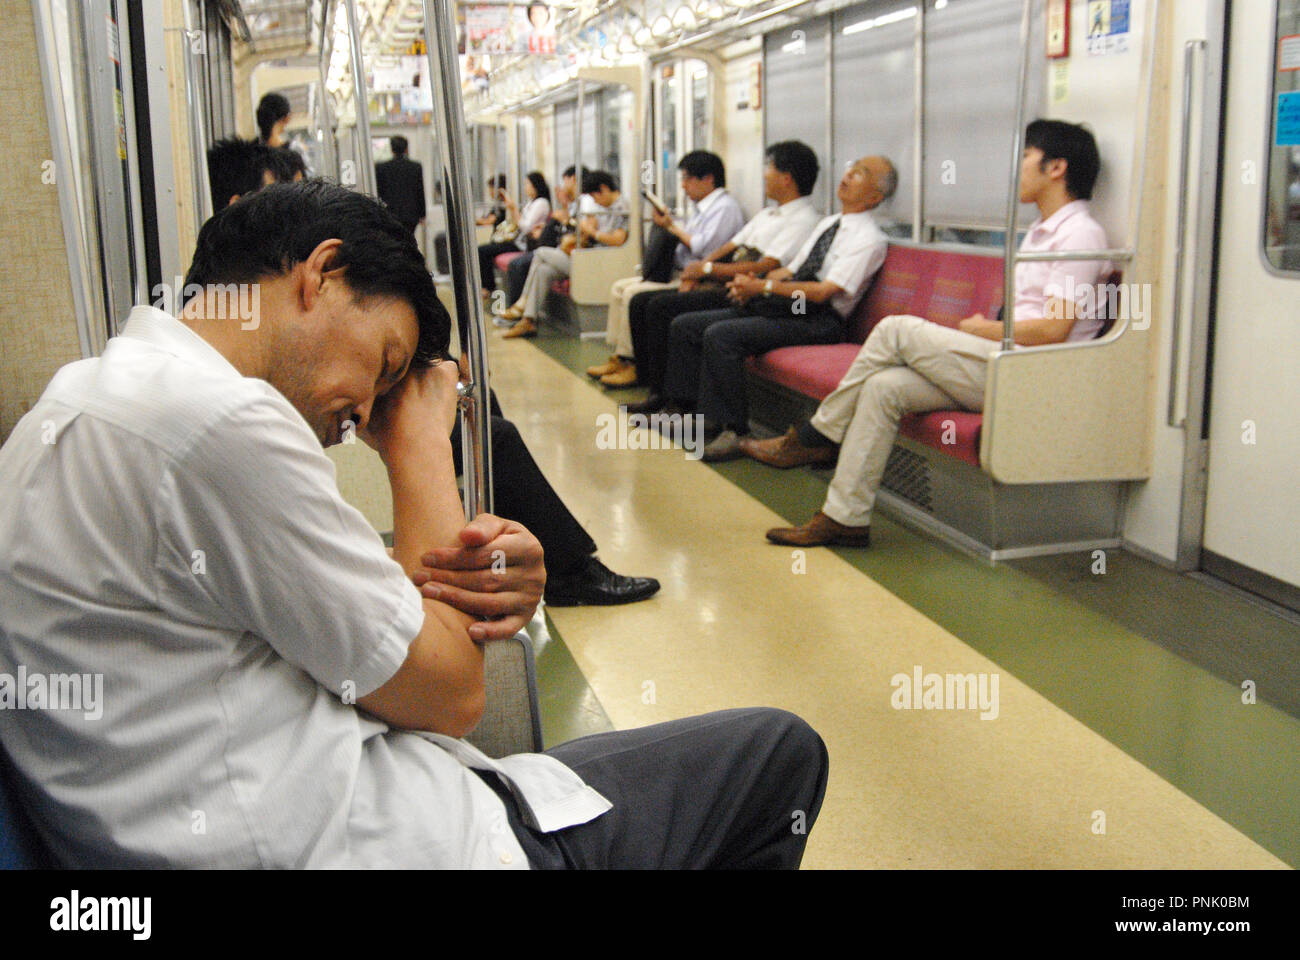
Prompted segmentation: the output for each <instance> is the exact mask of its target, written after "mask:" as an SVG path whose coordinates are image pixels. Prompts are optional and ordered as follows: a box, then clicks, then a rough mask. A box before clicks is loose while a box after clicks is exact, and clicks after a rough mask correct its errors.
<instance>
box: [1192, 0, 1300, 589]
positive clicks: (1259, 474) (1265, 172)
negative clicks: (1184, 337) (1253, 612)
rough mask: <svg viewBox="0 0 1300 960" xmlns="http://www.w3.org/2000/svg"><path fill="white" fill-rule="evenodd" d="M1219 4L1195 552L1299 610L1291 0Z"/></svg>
mask: <svg viewBox="0 0 1300 960" xmlns="http://www.w3.org/2000/svg"><path fill="white" fill-rule="evenodd" d="M1229 10H1230V11H1231V12H1230V21H1229V36H1230V41H1229V46H1228V68H1227V69H1228V75H1227V95H1226V98H1225V111H1224V137H1223V151H1224V152H1223V162H1222V170H1223V182H1222V184H1221V190H1222V194H1221V204H1220V205H1221V214H1220V219H1219V235H1218V287H1217V293H1216V297H1215V326H1214V332H1213V341H1212V344H1211V347H1210V350H1211V363H1210V367H1209V380H1210V382H1209V387H1208V395H1209V411H1210V414H1209V434H1208V442H1209V463H1208V478H1207V494H1206V506H1205V533H1204V540H1203V552H1202V563H1203V566H1204V568H1205V569H1206V570H1207V571H1208V572H1211V573H1213V574H1214V575H1216V576H1218V577H1221V578H1223V579H1227V580H1229V581H1232V582H1234V583H1237V584H1238V585H1240V586H1243V587H1246V588H1247V589H1250V590H1252V591H1254V592H1256V593H1260V594H1262V595H1265V596H1268V597H1269V598H1270V599H1273V600H1276V601H1278V602H1281V603H1284V604H1286V605H1287V606H1291V607H1296V608H1300V550H1297V548H1296V534H1295V531H1296V523H1297V518H1300V484H1297V483H1296V478H1297V477H1300V445H1297V443H1296V431H1295V424H1294V418H1295V411H1296V410H1297V409H1300V378H1298V377H1297V376H1296V369H1297V367H1300V311H1297V306H1298V305H1300V0H1237V2H1236V3H1233V4H1230V6H1229Z"/></svg>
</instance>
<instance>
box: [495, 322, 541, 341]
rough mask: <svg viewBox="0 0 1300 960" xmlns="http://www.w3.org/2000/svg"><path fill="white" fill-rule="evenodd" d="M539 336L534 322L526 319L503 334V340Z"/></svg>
mask: <svg viewBox="0 0 1300 960" xmlns="http://www.w3.org/2000/svg"><path fill="white" fill-rule="evenodd" d="M535 336H537V326H536V324H534V323H533V321H531V320H529V319H528V318H527V317H524V318H523V319H522V320H520V321H519V322H518V323H516V324H515V325H514V326H513V327H511V328H510V329H509V330H507V331H506V332H505V333H503V334H501V338H502V339H503V340H513V339H514V338H515V337H535Z"/></svg>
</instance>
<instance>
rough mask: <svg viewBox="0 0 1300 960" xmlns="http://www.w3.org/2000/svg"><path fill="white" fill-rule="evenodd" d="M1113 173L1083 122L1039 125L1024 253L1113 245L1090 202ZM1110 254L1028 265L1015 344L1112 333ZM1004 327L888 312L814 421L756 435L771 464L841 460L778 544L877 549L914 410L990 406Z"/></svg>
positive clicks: (1029, 151)
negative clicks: (812, 509) (1103, 284)
mask: <svg viewBox="0 0 1300 960" xmlns="http://www.w3.org/2000/svg"><path fill="white" fill-rule="evenodd" d="M1100 168H1101V160H1100V157H1099V155H1098V152H1097V143H1096V141H1095V140H1094V139H1093V137H1092V134H1091V133H1089V132H1088V131H1087V130H1085V129H1083V128H1082V127H1080V126H1076V125H1074V124H1070V123H1063V122H1062V121H1059V120H1035V121H1034V122H1033V123H1031V124H1030V125H1029V128H1028V130H1027V131H1026V133H1025V154H1024V161H1023V163H1022V165H1021V169H1020V200H1021V202H1022V203H1034V204H1037V205H1038V212H1039V218H1038V220H1037V221H1035V222H1034V224H1033V226H1031V227H1030V228H1029V232H1028V233H1027V234H1026V235H1025V239H1024V242H1023V243H1022V244H1021V245H1020V249H1021V250H1022V251H1024V252H1029V251H1037V250H1062V251H1065V250H1104V249H1107V242H1106V233H1105V231H1104V230H1102V228H1101V226H1100V224H1098V223H1097V221H1096V220H1094V219H1093V218H1092V215H1091V213H1090V212H1089V210H1088V203H1087V201H1088V200H1089V198H1091V196H1092V188H1093V185H1094V184H1095V183H1096V181H1097V174H1098V172H1099V170H1100ZM1109 272H1110V264H1108V263H1106V262H1103V261H1095V260H1090V261H1081V260H1059V261H1051V262H1034V263H1022V264H1019V265H1018V266H1017V267H1016V297H1015V313H1014V317H1015V339H1016V343H1017V344H1020V345H1021V346H1026V347H1029V346H1040V345H1042V344H1048V343H1061V342H1063V341H1066V340H1090V339H1092V338H1093V337H1095V336H1096V335H1097V333H1098V331H1099V330H1100V329H1101V325H1102V320H1101V318H1100V317H1098V316H1097V314H1096V305H1097V303H1098V299H1099V298H1098V297H1097V295H1096V294H1097V284H1098V283H1099V282H1100V280H1101V279H1102V278H1104V277H1105V276H1106V275H1107V274H1108V273H1109ZM1001 340H1002V324H1001V323H1000V322H999V321H997V320H990V319H988V318H987V317H985V316H983V315H982V314H978V313H977V314H975V315H974V316H972V317H967V318H966V319H965V320H963V321H961V323H960V324H959V325H958V329H957V330H953V329H951V328H949V327H945V326H941V325H940V324H937V323H930V322H929V321H926V320H923V319H922V318H920V317H909V316H893V317H885V318H884V319H883V320H881V321H880V323H878V324H877V325H876V326H875V328H874V329H873V330H872V331H871V335H870V336H869V337H867V342H866V343H864V344H863V345H862V349H861V350H860V351H859V352H858V356H857V359H855V360H854V361H853V365H852V366H851V367H850V368H849V371H848V373H846V374H845V375H844V378H843V379H842V380H841V381H840V383H839V386H837V387H836V388H835V390H834V391H832V392H831V393H830V394H829V395H828V396H827V397H826V399H825V400H823V401H822V403H821V406H820V407H818V408H817V412H816V413H815V414H814V415H813V417H812V419H811V420H809V421H807V422H805V423H802V424H800V425H799V426H797V427H791V428H790V429H789V430H788V431H787V432H786V433H785V435H784V436H781V437H777V438H775V439H772V440H761V441H755V440H752V439H748V438H746V439H744V440H742V441H741V445H740V446H741V450H743V451H744V452H745V453H746V454H747V455H749V456H750V457H753V458H754V459H755V460H758V461H759V462H761V463H766V464H769V465H770V466H774V467H795V466H800V465H802V464H809V463H835V462H836V460H837V457H838V465H837V466H836V469H835V478H834V479H833V480H832V481H831V486H830V490H829V491H828V492H827V495H826V502H825V503H824V504H823V506H822V509H821V510H819V511H818V512H817V513H815V514H814V515H813V518H812V519H811V520H810V521H809V522H808V523H806V524H804V525H803V526H801V527H778V528H776V529H773V530H769V531H768V532H767V538H768V539H769V540H771V541H772V542H773V543H780V544H787V545H790V546H800V547H812V546H822V545H826V544H834V545H837V546H855V547H865V546H867V545H868V544H869V543H870V542H871V535H870V523H871V508H872V506H873V505H874V504H875V500H876V489H877V488H878V487H879V486H880V478H881V476H882V475H883V474H884V472H885V463H886V461H887V460H888V459H889V451H890V448H891V447H892V446H893V445H894V438H895V436H896V435H897V433H898V421H899V420H900V419H901V418H902V416H903V414H905V413H925V412H927V411H930V410H945V409H950V408H956V407H961V408H963V409H966V410H981V409H983V406H984V383H985V379H986V377H987V374H988V358H989V357H990V356H991V355H993V354H994V353H996V352H997V351H998V350H999V349H1001Z"/></svg>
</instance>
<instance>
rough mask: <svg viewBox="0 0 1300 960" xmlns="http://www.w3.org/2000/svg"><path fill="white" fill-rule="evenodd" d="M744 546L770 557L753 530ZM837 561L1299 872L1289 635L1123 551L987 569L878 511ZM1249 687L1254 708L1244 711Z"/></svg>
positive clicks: (570, 355) (737, 466)
mask: <svg viewBox="0 0 1300 960" xmlns="http://www.w3.org/2000/svg"><path fill="white" fill-rule="evenodd" d="M534 343H535V345H536V346H537V347H538V348H539V349H541V350H542V351H543V352H544V353H546V354H547V355H548V356H550V357H552V358H553V359H555V360H556V361H558V362H559V363H561V364H563V365H564V366H566V367H568V368H569V369H571V370H573V371H574V373H575V374H577V375H578V376H580V377H581V378H582V379H584V380H590V378H588V377H586V375H585V373H584V369H585V367H586V366H588V365H590V364H593V363H599V362H601V361H602V360H604V359H605V357H606V356H607V355H608V351H607V350H606V349H605V347H604V345H603V344H602V343H599V342H592V341H578V340H576V339H574V338H571V337H562V336H559V335H555V336H545V335H543V336H542V337H539V338H538V339H537V340H536V341H534ZM593 384H594V381H593ZM594 386H595V388H596V389H601V388H600V386H599V384H594ZM643 395H644V391H620V392H619V397H618V399H619V400H620V401H622V400H623V398H624V396H626V397H627V402H632V401H635V400H638V399H641V397H642V396H643ZM711 466H712V467H713V469H715V470H717V471H718V472H719V473H721V474H722V475H723V476H725V477H727V478H728V479H729V480H731V482H732V483H734V484H735V485H736V486H737V487H739V488H740V489H741V490H743V491H745V492H746V493H748V494H749V495H750V496H752V497H754V498H755V499H756V500H758V501H760V502H761V503H763V504H765V505H766V506H767V507H769V508H770V509H771V510H773V511H774V512H775V513H777V514H779V515H781V516H782V517H784V518H785V519H786V520H787V521H788V522H791V523H803V522H804V521H806V520H807V519H808V518H809V517H810V516H811V515H812V513H813V511H814V510H816V509H817V508H818V507H819V506H820V505H821V503H822V500H823V498H824V497H825V494H826V487H827V484H828V483H829V479H830V472H829V471H824V470H823V471H812V470H807V469H798V470H787V471H776V470H772V469H770V468H768V467H765V466H763V465H761V464H758V463H755V462H753V461H751V460H737V461H732V462H729V463H720V464H713V465H711ZM754 546H755V549H778V548H776V547H772V546H770V545H768V544H767V543H766V541H764V540H763V531H761V530H755V531H754ZM836 552H837V553H838V554H839V555H840V556H841V557H843V558H844V559H845V560H846V561H847V562H849V563H850V564H851V565H852V566H854V567H855V568H856V569H858V570H860V571H861V572H862V573H864V574H866V575H867V576H869V577H871V579H873V580H875V581H876V582H877V583H879V584H880V585H881V586H882V587H884V588H885V589H887V590H889V591H890V592H891V593H893V594H894V595H895V596H897V597H898V598H899V599H900V600H902V601H903V602H904V603H907V604H908V605H909V606H911V607H913V608H914V609H916V610H918V611H920V612H921V613H922V614H924V615H925V616H927V617H929V618H930V619H932V620H934V621H935V622H936V623H938V624H939V625H940V626H942V627H943V628H944V629H945V630H947V631H949V632H950V633H952V634H953V635H954V636H957V637H959V638H960V639H961V640H962V641H963V642H964V643H966V644H968V645H969V646H970V647H972V648H973V649H975V650H977V651H979V652H980V653H981V654H983V655H984V656H986V657H988V658H989V659H990V660H992V661H993V662H995V663H997V664H998V665H999V666H1000V667H1001V668H1003V669H1005V670H1007V671H1008V672H1010V673H1012V674H1014V675H1015V676H1016V677H1018V678H1019V679H1020V680H1021V681H1023V682H1024V683H1026V684H1027V685H1029V686H1030V687H1032V688H1033V689H1034V690H1036V691H1037V692H1038V693H1040V694H1042V695H1043V696H1044V697H1046V698H1047V699H1048V700H1050V701H1051V702H1052V703H1053V704H1055V705H1056V706H1057V707H1059V708H1060V709H1062V710H1064V711H1066V712H1067V713H1069V714H1070V715H1071V716H1073V717H1075V718H1076V719H1078V720H1079V721H1081V722H1082V723H1084V724H1085V725H1086V726H1088V727H1089V728H1090V729H1091V730H1093V731H1095V732H1096V733H1098V734H1099V735H1101V736H1103V737H1105V738H1106V739H1107V740H1109V741H1110V742H1111V743H1113V744H1115V745H1116V746H1118V747H1119V748H1120V749H1121V750H1123V751H1124V752H1125V753H1127V754H1129V755H1130V756H1132V757H1133V758H1134V759H1136V760H1138V761H1139V762H1140V763H1142V764H1143V765H1145V766H1146V767H1147V768H1148V769H1150V770H1152V771H1153V772H1155V773H1156V774H1158V775H1159V776H1161V777H1163V778H1164V779H1165V780H1167V781H1169V782H1170V783H1171V784H1173V785H1174V786H1175V787H1177V788H1178V789H1179V790H1181V791H1183V792H1184V793H1186V794H1187V795H1188V796H1190V797H1192V798H1193V799H1195V800H1196V801H1197V802H1199V803H1201V804H1203V805H1204V806H1205V807H1206V808H1207V809H1209V810H1211V811H1213V812H1214V813H1215V814H1217V815H1218V816H1220V817H1222V818H1223V819H1224V820H1226V821H1227V822H1228V823H1230V824H1232V825H1233V826H1234V827H1236V828H1237V829H1238V830H1240V831H1241V832H1242V833H1244V834H1246V835H1247V836H1249V837H1250V838H1251V839H1253V840H1254V841H1255V842H1257V843H1259V844H1260V845H1261V846H1263V847H1265V848H1266V849H1268V850H1269V851H1271V852H1272V853H1273V854H1275V855H1276V856H1277V857H1279V858H1280V859H1282V860H1284V861H1286V862H1287V863H1289V864H1291V865H1292V866H1297V867H1300V830H1297V829H1296V826H1295V825H1296V823H1297V822H1300V720H1297V719H1296V717H1295V716H1291V715H1289V714H1288V713H1287V712H1286V709H1288V708H1290V709H1296V708H1297V707H1298V706H1300V699H1298V698H1300V689H1297V688H1300V684H1296V683H1292V682H1290V680H1291V678H1292V677H1295V676H1296V671H1297V662H1300V657H1297V656H1295V654H1296V653H1300V627H1297V626H1296V625H1294V624H1292V623H1289V622H1287V621H1285V620H1283V619H1281V618H1278V617H1276V616H1273V615H1272V614H1270V613H1269V612H1267V611H1265V610H1263V609H1262V608H1259V607H1257V606H1255V605H1253V604H1251V603H1249V602H1246V601H1244V600H1241V599H1238V598H1236V597H1231V596H1227V595H1225V594H1223V593H1222V592H1221V591H1218V590H1216V589H1214V588H1212V587H1210V586H1208V585H1206V584H1203V583H1199V582H1197V581H1195V580H1193V579H1191V578H1189V577H1185V576H1182V575H1179V574H1177V573H1174V572H1172V571H1168V570H1165V569H1163V568H1161V567H1159V566H1158V565H1156V564H1153V563H1150V562H1148V561H1145V560H1142V559H1141V558H1139V557H1135V556H1133V555H1131V554H1124V553H1122V552H1121V551H1110V552H1109V554H1108V556H1107V572H1106V573H1105V574H1104V575H1095V574H1093V573H1092V572H1091V564H1092V558H1091V557H1090V556H1088V555H1086V554H1083V555H1077V554H1076V555H1073V556H1066V557H1053V558H1044V559H1039V560H1032V561H1017V562H1014V563H1002V564H997V565H992V564H988V563H985V562H983V561H981V560H978V559H975V558H973V557H970V556H968V555H966V554H964V553H962V552H960V551H958V550H956V549H954V548H951V547H948V546H947V545H946V544H943V543H940V542H938V541H935V540H932V539H930V538H928V537H925V536H921V535H918V534H916V533H914V532H913V531H911V530H909V529H907V528H905V527H903V526H902V525H901V524H898V523H895V522H894V521H892V520H891V519H890V518H888V517H886V516H881V515H877V516H876V517H875V518H874V520H873V523H872V547H871V549H869V550H837V551H836ZM1288 651H1293V652H1288ZM1185 657H1190V658H1192V659H1193V660H1196V661H1197V663H1193V662H1189V659H1185ZM1198 664H1200V665H1198ZM1216 674H1217V675H1216ZM1246 680H1251V681H1253V682H1254V683H1255V684H1256V687H1257V691H1256V692H1257V696H1258V698H1259V702H1258V703H1254V704H1243V702H1242V698H1243V691H1242V689H1241V683H1242V681H1246Z"/></svg>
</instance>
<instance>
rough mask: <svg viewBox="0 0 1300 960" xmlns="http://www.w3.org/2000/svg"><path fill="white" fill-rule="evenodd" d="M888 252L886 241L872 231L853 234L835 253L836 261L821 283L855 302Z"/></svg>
mask: <svg viewBox="0 0 1300 960" xmlns="http://www.w3.org/2000/svg"><path fill="white" fill-rule="evenodd" d="M841 229H842V228H841ZM836 239H837V240H838V239H839V237H838V236H837V237H836ZM888 250H889V242H888V241H887V240H885V239H884V237H883V236H881V235H880V234H878V233H876V232H875V231H870V232H865V231H864V232H861V233H854V234H853V235H852V236H851V237H849V238H847V240H846V242H845V243H844V244H843V245H842V246H841V247H840V249H839V250H836V251H835V254H836V256H835V262H834V263H832V264H831V265H830V269H829V270H828V271H827V272H826V275H825V276H823V277H822V280H823V282H826V283H833V284H835V286H837V287H839V288H840V289H841V290H843V291H844V292H845V293H846V294H848V296H849V297H850V298H852V299H856V298H857V297H858V296H859V295H860V294H861V293H862V291H863V290H865V289H866V286H867V281H869V280H870V279H871V278H872V277H873V276H874V275H875V273H876V271H877V270H879V269H880V266H881V264H883V263H884V262H885V254H886V253H887V252H888Z"/></svg>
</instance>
